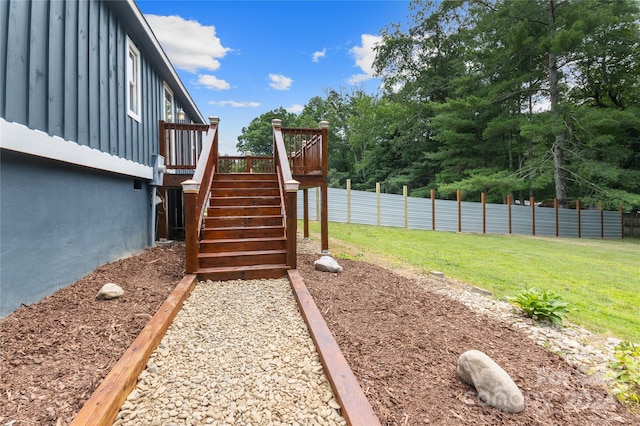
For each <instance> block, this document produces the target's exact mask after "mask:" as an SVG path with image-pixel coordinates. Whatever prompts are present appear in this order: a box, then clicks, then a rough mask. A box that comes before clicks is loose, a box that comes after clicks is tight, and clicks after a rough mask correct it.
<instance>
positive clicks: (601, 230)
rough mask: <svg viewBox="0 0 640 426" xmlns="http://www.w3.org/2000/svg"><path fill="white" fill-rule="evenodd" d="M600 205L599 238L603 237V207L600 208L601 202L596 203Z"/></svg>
mask: <svg viewBox="0 0 640 426" xmlns="http://www.w3.org/2000/svg"><path fill="white" fill-rule="evenodd" d="M598 206H599V207H600V238H604V209H603V208H602V202H600V203H598Z"/></svg>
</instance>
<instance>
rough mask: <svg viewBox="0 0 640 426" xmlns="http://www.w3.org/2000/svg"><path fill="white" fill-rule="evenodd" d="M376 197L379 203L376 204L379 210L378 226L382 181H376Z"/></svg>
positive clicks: (378, 214) (378, 215)
mask: <svg viewBox="0 0 640 426" xmlns="http://www.w3.org/2000/svg"><path fill="white" fill-rule="evenodd" d="M376 199H377V204H376V211H377V217H378V222H377V223H378V226H380V182H376Z"/></svg>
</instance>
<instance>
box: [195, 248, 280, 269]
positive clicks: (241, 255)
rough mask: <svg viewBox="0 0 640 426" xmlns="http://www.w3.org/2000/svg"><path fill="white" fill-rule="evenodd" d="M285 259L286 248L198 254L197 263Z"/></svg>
mask: <svg viewBox="0 0 640 426" xmlns="http://www.w3.org/2000/svg"><path fill="white" fill-rule="evenodd" d="M286 260H287V251H286V250H255V251H233V252H225V253H199V254H198V265H199V266H200V267H201V268H215V267H221V266H229V267H231V266H233V267H235V266H250V265H259V264H274V263H285V262H286Z"/></svg>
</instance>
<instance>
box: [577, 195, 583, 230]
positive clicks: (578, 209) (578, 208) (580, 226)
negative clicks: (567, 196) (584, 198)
mask: <svg viewBox="0 0 640 426" xmlns="http://www.w3.org/2000/svg"><path fill="white" fill-rule="evenodd" d="M576 210H577V211H578V238H582V216H581V215H582V212H581V210H580V200H576Z"/></svg>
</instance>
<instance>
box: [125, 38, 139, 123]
mask: <svg viewBox="0 0 640 426" xmlns="http://www.w3.org/2000/svg"><path fill="white" fill-rule="evenodd" d="M127 114H129V116H130V117H131V118H133V119H134V120H136V121H140V51H139V50H138V49H137V48H136V46H135V45H134V44H133V42H132V41H131V40H130V39H129V38H127Z"/></svg>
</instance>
